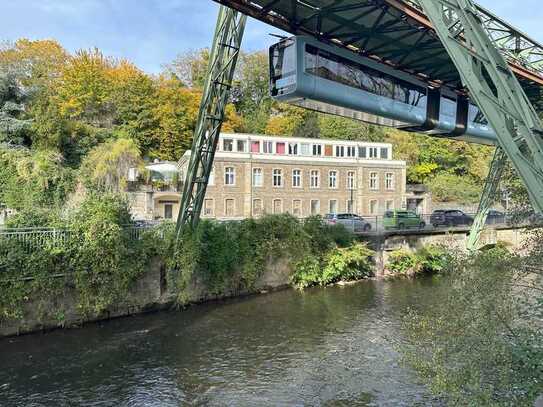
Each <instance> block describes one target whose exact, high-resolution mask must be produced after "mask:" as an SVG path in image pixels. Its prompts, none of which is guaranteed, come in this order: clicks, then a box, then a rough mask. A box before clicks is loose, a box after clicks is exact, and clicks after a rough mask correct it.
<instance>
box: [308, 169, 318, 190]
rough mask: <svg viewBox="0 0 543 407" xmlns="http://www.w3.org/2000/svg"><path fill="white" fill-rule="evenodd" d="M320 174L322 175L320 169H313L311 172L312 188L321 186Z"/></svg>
mask: <svg viewBox="0 0 543 407" xmlns="http://www.w3.org/2000/svg"><path fill="white" fill-rule="evenodd" d="M319 175H320V174H319V170H311V173H310V179H311V183H310V187H311V188H319V184H320V179H319V178H320V176H319Z"/></svg>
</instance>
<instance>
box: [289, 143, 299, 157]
mask: <svg viewBox="0 0 543 407" xmlns="http://www.w3.org/2000/svg"><path fill="white" fill-rule="evenodd" d="M288 153H289V155H298V144H297V143H288Z"/></svg>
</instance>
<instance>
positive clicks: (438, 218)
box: [430, 209, 473, 228]
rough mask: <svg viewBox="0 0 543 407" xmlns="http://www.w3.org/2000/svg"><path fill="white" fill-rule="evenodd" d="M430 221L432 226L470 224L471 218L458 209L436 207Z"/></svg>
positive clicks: (471, 222)
mask: <svg viewBox="0 0 543 407" xmlns="http://www.w3.org/2000/svg"><path fill="white" fill-rule="evenodd" d="M430 223H431V224H432V226H433V227H435V228H437V227H439V226H449V227H451V226H461V225H467V226H470V225H472V224H473V218H472V217H471V216H469V215H467V214H465V213H464V212H462V211H460V210H458V209H438V210H435V211H434V212H433V213H432V215H431V216H430Z"/></svg>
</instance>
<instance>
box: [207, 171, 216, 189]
mask: <svg viewBox="0 0 543 407" xmlns="http://www.w3.org/2000/svg"><path fill="white" fill-rule="evenodd" d="M207 185H215V168H212V169H211V172H210V173H209V178H208V179H207Z"/></svg>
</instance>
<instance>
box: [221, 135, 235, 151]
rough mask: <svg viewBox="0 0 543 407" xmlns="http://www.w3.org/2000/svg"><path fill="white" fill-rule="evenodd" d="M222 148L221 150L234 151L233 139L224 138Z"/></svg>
mask: <svg viewBox="0 0 543 407" xmlns="http://www.w3.org/2000/svg"><path fill="white" fill-rule="evenodd" d="M222 150H223V151H234V140H232V139H231V138H225V139H224V140H223V141H222Z"/></svg>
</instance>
